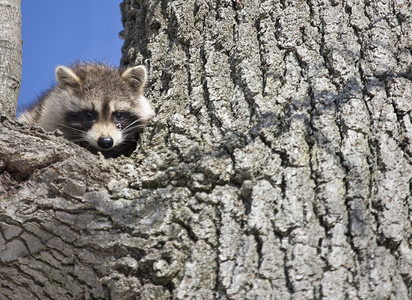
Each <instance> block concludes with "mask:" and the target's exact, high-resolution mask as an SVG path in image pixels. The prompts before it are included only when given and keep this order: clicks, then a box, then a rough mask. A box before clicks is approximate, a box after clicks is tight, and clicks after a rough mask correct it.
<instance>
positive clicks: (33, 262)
mask: <svg viewBox="0 0 412 300" xmlns="http://www.w3.org/2000/svg"><path fill="white" fill-rule="evenodd" d="M410 5H411V4H410V2H409V1H407V0H404V1H402V0H398V1H391V0H389V1H385V0H381V1H361V0H358V1H316V0H308V1H274V0H273V1H270V0H261V1H252V0H236V1H231V0H207V1H203V0H202V1H197V0H189V1H188V0H171V1H157V0H156V1H155V0H126V1H125V2H124V4H123V6H122V10H123V22H124V25H125V37H126V40H125V45H124V48H123V52H124V56H123V60H122V63H123V64H125V65H131V64H136V63H145V64H146V65H147V66H148V67H149V70H150V75H151V82H150V85H149V87H148V91H147V96H148V98H149V99H151V100H152V101H153V103H154V105H155V107H156V109H157V117H156V118H155V120H154V122H153V125H152V126H150V127H149V128H147V129H146V130H145V131H144V133H143V134H142V136H141V139H140V141H139V144H138V147H137V149H136V151H135V152H134V153H133V155H132V156H131V157H130V158H125V157H122V158H118V159H104V158H102V157H99V156H94V155H92V154H90V153H88V152H86V151H85V150H83V149H81V148H79V147H77V146H75V145H71V144H70V143H69V142H66V141H64V140H63V139H62V138H61V137H58V136H57V137H56V136H53V135H52V134H49V135H46V134H43V133H41V132H38V131H33V130H32V131H30V130H28V129H27V128H24V127H19V126H16V124H14V123H13V122H12V121H9V120H7V119H3V120H2V130H1V132H0V142H1V144H0V161H2V164H1V165H0V168H1V170H2V175H1V177H0V182H1V183H2V185H1V189H0V199H1V200H0V226H1V228H2V234H1V235H0V262H1V263H0V287H1V288H0V296H1V299H3V298H4V299H9V298H10V299H32V298H36V297H37V298H39V299H83V298H86V299H214V298H216V299H411V298H412V239H411V231H412V230H411V222H412V201H411V189H412V181H411V178H412V161H411V155H412V146H411V142H412V123H411V108H412V97H411V90H412V81H411V80H412V72H411V62H412V55H411V47H412V37H411V32H412V22H411V12H412V9H411V7H410ZM40 145H43V146H42V147H44V148H41V146H40Z"/></svg>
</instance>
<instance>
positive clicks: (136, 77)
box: [121, 66, 147, 91]
mask: <svg viewBox="0 0 412 300" xmlns="http://www.w3.org/2000/svg"><path fill="white" fill-rule="evenodd" d="M121 76H122V78H123V79H124V80H126V81H127V82H128V83H129V84H130V85H131V86H132V87H133V88H134V89H136V90H137V91H141V90H142V89H143V87H144V86H145V84H146V82H147V71H146V67H145V66H136V67H131V68H128V69H126V71H124V72H123V73H122V75H121Z"/></svg>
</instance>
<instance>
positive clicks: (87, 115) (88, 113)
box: [84, 110, 94, 119]
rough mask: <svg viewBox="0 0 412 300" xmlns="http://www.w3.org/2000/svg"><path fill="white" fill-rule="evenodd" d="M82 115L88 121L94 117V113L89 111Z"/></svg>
mask: <svg viewBox="0 0 412 300" xmlns="http://www.w3.org/2000/svg"><path fill="white" fill-rule="evenodd" d="M84 115H85V116H86V117H87V118H89V119H93V117H94V113H93V112H92V111H90V110H86V111H84Z"/></svg>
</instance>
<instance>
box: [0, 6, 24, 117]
mask: <svg viewBox="0 0 412 300" xmlns="http://www.w3.org/2000/svg"><path fill="white" fill-rule="evenodd" d="M20 4H21V0H0V112H4V113H6V114H8V115H9V116H13V117H14V115H15V113H16V109H17V99H18V98H19V90H20V82H21V60H22V52H21V46H22V40H21V12H20Z"/></svg>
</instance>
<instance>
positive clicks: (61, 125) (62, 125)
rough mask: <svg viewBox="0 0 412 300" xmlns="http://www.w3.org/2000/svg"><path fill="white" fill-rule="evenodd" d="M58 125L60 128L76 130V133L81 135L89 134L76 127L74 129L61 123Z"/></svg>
mask: <svg viewBox="0 0 412 300" xmlns="http://www.w3.org/2000/svg"><path fill="white" fill-rule="evenodd" d="M57 125H58V126H59V127H64V128H69V129H71V130H75V131H78V132H81V133H87V131H85V130H81V129H78V128H75V127H72V126H67V125H64V124H61V123H58V124H57Z"/></svg>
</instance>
